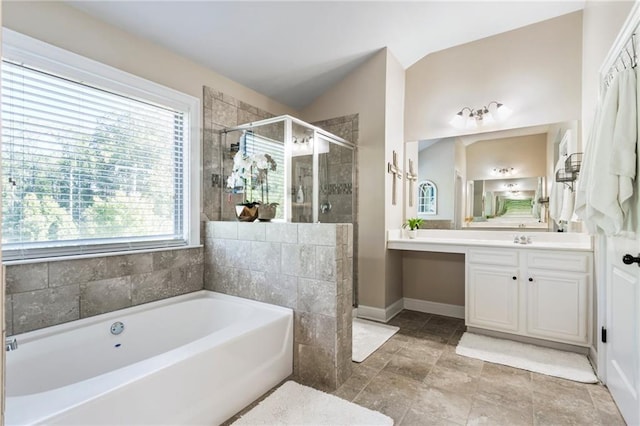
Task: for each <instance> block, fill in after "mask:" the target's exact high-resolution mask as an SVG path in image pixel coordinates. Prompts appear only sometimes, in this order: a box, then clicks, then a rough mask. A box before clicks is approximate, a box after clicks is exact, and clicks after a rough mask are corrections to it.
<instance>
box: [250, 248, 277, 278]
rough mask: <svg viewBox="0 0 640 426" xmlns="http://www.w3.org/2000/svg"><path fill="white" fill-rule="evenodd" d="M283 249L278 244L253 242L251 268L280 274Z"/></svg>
mask: <svg viewBox="0 0 640 426" xmlns="http://www.w3.org/2000/svg"><path fill="white" fill-rule="evenodd" d="M280 259H281V247H280V244H278V243H272V242H262V241H252V242H251V263H252V265H251V268H252V269H255V270H256V271H264V272H268V273H271V274H280V263H281V261H280Z"/></svg>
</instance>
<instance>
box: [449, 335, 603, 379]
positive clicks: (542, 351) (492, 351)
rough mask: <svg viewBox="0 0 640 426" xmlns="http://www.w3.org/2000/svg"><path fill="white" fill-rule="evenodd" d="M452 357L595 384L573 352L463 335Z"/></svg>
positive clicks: (590, 371)
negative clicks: (476, 359) (472, 359)
mask: <svg viewBox="0 0 640 426" xmlns="http://www.w3.org/2000/svg"><path fill="white" fill-rule="evenodd" d="M456 353H457V354H459V355H464V356H468V357H471V358H478V359H481V360H483V361H488V362H492V363H495V364H504V365H508V366H511V367H516V368H521V369H523V370H528V371H533V372H536V373H542V374H546V375H548V376H555V377H561V378H563V379H569V380H575V381H576V382H583V383H596V382H597V381H598V379H597V377H596V376H595V374H593V369H592V368H591V364H590V363H589V360H588V359H587V357H586V356H585V355H580V354H576V353H573V352H565V351H560V350H557V349H550V348H544V347H541V346H535V345H530V344H527V343H520V342H514V341H511V340H505V339H497V338H495V337H488V336H482V335H479V334H473V333H464V334H463V335H462V338H461V339H460V342H459V343H458V346H457V347H456Z"/></svg>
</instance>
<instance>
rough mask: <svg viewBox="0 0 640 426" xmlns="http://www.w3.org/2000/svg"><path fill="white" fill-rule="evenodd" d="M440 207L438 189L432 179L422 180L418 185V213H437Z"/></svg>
mask: <svg viewBox="0 0 640 426" xmlns="http://www.w3.org/2000/svg"><path fill="white" fill-rule="evenodd" d="M437 207H438V189H437V188H436V184H435V183H433V182H431V181H430V180H425V181H424V182H420V184H419V185H418V214H423V215H433V214H436V211H437Z"/></svg>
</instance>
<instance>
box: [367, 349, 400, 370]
mask: <svg viewBox="0 0 640 426" xmlns="http://www.w3.org/2000/svg"><path fill="white" fill-rule="evenodd" d="M391 357H393V354H392V353H390V352H378V351H375V352H374V353H372V354H371V355H369V356H368V357H367V358H366V359H365V360H364V361H363V362H361V363H360V365H363V366H365V367H369V368H373V369H374V370H376V371H378V372H379V371H380V370H382V369H383V368H384V367H385V365H387V363H388V362H389V361H390V360H391Z"/></svg>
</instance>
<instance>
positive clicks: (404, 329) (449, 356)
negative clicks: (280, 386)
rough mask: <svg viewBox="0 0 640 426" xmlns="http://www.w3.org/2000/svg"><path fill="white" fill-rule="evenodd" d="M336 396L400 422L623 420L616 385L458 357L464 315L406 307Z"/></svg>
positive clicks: (609, 422) (595, 422) (579, 422)
mask: <svg viewBox="0 0 640 426" xmlns="http://www.w3.org/2000/svg"><path fill="white" fill-rule="evenodd" d="M390 324H393V325H396V326H399V327H400V331H399V332H398V333H397V334H395V335H394V336H393V337H392V338H391V339H389V340H388V341H387V342H386V343H385V344H384V345H383V346H382V347H380V349H378V350H377V351H376V352H374V353H373V354H372V355H371V356H370V357H369V358H367V359H366V360H365V361H364V362H363V363H361V364H356V363H354V364H353V375H352V376H351V378H350V379H349V380H348V381H347V382H345V383H344V384H343V385H342V387H340V388H339V389H338V390H337V391H336V392H334V394H335V395H337V396H339V397H341V398H344V399H347V400H349V401H353V402H355V403H356V404H359V405H362V406H365V407H368V408H371V409H373V410H377V411H380V412H382V413H384V414H386V415H388V416H390V417H392V418H393V419H394V422H395V424H396V425H476V424H493V425H509V426H511V425H607V426H609V425H624V420H623V419H622V417H621V416H620V413H619V412H618V409H617V408H616V406H615V404H614V403H613V400H612V399H611V395H610V394H609V391H608V390H607V389H606V388H605V387H604V386H602V385H593V384H592V385H589V384H582V383H577V382H572V381H568V380H563V379H557V378H553V377H549V376H545V375H542V374H537V373H531V372H528V371H525V370H519V369H516V368H511V367H506V366H502V365H497V364H491V363H488V362H483V361H480V360H476V359H472V358H467V357H462V356H459V355H456V353H455V347H456V344H457V343H458V340H459V339H460V337H461V336H462V333H463V331H464V321H463V320H461V319H455V318H448V317H442V316H436V315H430V314H424V313H421V312H415V311H406V310H405V311H402V312H401V313H400V314H399V315H398V316H396V317H395V318H394V319H393V320H391V321H390Z"/></svg>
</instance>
